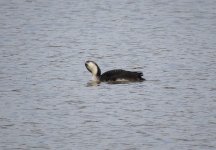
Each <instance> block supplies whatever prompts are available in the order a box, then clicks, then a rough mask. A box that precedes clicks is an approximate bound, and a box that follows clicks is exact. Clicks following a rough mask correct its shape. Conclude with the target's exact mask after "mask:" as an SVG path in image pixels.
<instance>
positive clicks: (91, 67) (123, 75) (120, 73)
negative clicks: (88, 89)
mask: <svg viewBox="0 0 216 150" xmlns="http://www.w3.org/2000/svg"><path fill="white" fill-rule="evenodd" d="M85 66H86V68H87V70H88V71H89V72H90V73H91V74H92V79H93V81H97V82H116V81H117V82H118V81H119V82H142V81H145V79H144V78H143V77H142V76H143V73H142V72H140V71H127V70H122V69H114V70H109V71H106V72H104V73H103V74H101V69H100V68H99V66H98V65H97V63H96V62H94V61H90V60H88V61H86V62H85Z"/></svg>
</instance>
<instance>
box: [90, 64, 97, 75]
mask: <svg viewBox="0 0 216 150" xmlns="http://www.w3.org/2000/svg"><path fill="white" fill-rule="evenodd" d="M88 69H89V70H91V73H92V75H93V76H96V75H97V73H98V67H97V65H95V64H94V63H93V62H88Z"/></svg>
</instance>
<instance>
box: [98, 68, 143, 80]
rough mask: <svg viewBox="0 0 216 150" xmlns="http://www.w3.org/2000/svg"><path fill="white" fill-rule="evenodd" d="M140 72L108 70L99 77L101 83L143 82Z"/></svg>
mask: <svg viewBox="0 0 216 150" xmlns="http://www.w3.org/2000/svg"><path fill="white" fill-rule="evenodd" d="M142 76H143V73H142V72H133V71H126V70H122V69H117V70H110V71H107V72H105V73H103V74H102V75H101V76H100V80H101V81H118V80H126V81H144V80H145V79H144V78H142Z"/></svg>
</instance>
